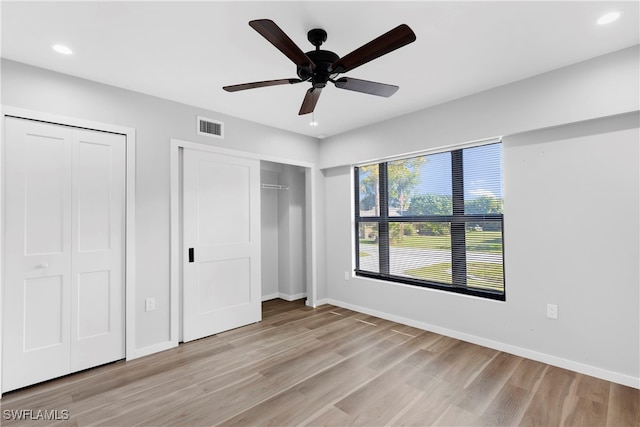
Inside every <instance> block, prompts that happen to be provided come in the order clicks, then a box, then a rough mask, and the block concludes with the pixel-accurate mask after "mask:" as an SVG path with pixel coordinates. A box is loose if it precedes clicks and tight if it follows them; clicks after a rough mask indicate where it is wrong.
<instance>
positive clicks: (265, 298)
mask: <svg viewBox="0 0 640 427" xmlns="http://www.w3.org/2000/svg"><path fill="white" fill-rule="evenodd" d="M306 297H307V294H306V293H301V294H295V295H287V294H283V293H282V292H278V293H275V294H269V295H263V296H262V301H269V300H272V299H276V298H280V299H283V300H285V301H296V300H299V299H302V298H306Z"/></svg>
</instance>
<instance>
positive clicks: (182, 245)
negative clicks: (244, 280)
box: [171, 139, 316, 346]
mask: <svg viewBox="0 0 640 427" xmlns="http://www.w3.org/2000/svg"><path fill="white" fill-rule="evenodd" d="M171 144H172V145H171V272H172V273H171V312H172V315H171V341H172V343H173V345H176V346H177V345H178V343H179V342H183V341H184V340H185V335H184V330H183V326H184V319H185V318H186V317H187V316H190V315H192V314H189V313H185V312H184V310H185V309H186V306H185V304H184V303H185V298H184V289H185V283H184V280H185V274H186V269H187V268H188V267H189V265H188V264H189V262H188V260H189V255H190V254H189V249H190V247H189V246H187V242H186V241H185V235H184V223H185V221H186V218H185V217H184V209H185V206H184V203H185V199H184V185H185V183H184V178H185V177H184V168H183V166H184V161H185V159H184V153H185V151H186V150H200V151H208V152H213V153H216V154H218V155H222V156H231V157H234V158H238V159H244V160H251V161H256V162H257V165H258V171H259V176H260V179H259V181H258V183H257V184H256V187H255V188H256V189H257V190H258V191H259V192H260V193H265V192H266V191H268V190H267V189H261V182H260V181H262V179H263V178H264V176H265V175H264V174H265V169H266V170H267V172H269V171H273V168H276V169H278V171H279V172H278V173H281V172H282V171H284V170H286V171H287V173H293V172H295V174H294V175H293V176H295V178H296V179H295V180H294V181H295V182H294V183H293V184H292V185H290V186H289V191H290V190H291V187H293V186H295V187H297V186H300V188H299V189H298V190H295V191H294V193H295V197H296V200H297V203H298V207H296V208H294V209H297V215H296V218H297V219H296V221H294V224H295V225H294V228H295V229H296V230H297V231H301V233H300V234H297V236H296V238H297V239H298V242H297V243H296V244H295V245H297V246H295V248H292V247H291V246H289V252H290V253H291V251H292V250H293V251H294V252H295V255H296V256H297V257H298V258H297V261H296V262H297V263H298V265H297V266H296V268H297V269H298V270H297V272H296V273H295V278H296V279H294V280H293V281H292V283H295V285H296V286H298V288H295V287H289V288H287V289H286V290H284V291H283V292H282V295H280V291H279V290H278V291H277V292H270V291H269V293H265V292H267V291H266V290H265V288H263V280H264V278H265V275H264V273H265V271H267V270H271V271H273V268H274V266H275V263H274V262H273V260H272V259H270V258H269V257H268V256H267V254H266V251H265V247H264V245H261V247H260V258H261V261H260V270H259V275H260V278H259V281H260V283H261V284H260V288H259V293H258V295H257V302H258V311H259V307H260V302H261V301H262V300H263V299H268V298H275V297H280V296H287V297H293V298H294V299H298V298H304V297H305V296H306V298H307V302H306V303H307V305H310V306H313V304H314V302H315V283H316V281H315V250H314V246H313V245H314V230H315V221H314V215H313V205H314V197H313V187H314V179H315V178H314V172H315V166H314V165H313V164H308V163H304V162H295V161H290V160H287V159H279V158H273V157H267V156H261V155H257V154H254V153H247V152H240V151H236V150H230V149H225V148H220V147H215V146H210V145H206V144H199V143H193V142H188V141H181V140H176V139H173V140H172V141H171ZM265 165H267V166H265ZM263 183H264V182H263ZM278 185H281V186H282V187H283V188H282V189H281V190H280V191H279V192H281V193H286V192H287V190H284V187H286V186H285V185H283V184H278ZM271 191H274V190H271ZM275 191H278V190H275ZM294 193H290V194H294ZM300 197H301V198H302V201H300ZM279 203H280V202H277V201H276V204H279ZM282 203H284V202H282ZM222 204H224V203H222ZM260 205H261V206H259V207H258V209H259V211H262V210H263V208H264V207H265V205H264V204H262V200H261V201H260ZM259 222H260V224H259V226H258V232H259V234H260V237H261V238H262V239H261V241H262V243H263V244H264V237H263V236H265V235H264V233H262V231H263V230H262V225H263V224H262V218H260V215H259ZM283 246H284V245H283ZM279 254H280V252H278V255H279ZM279 258H280V257H279ZM281 259H282V260H284V259H285V257H281ZM276 262H277V264H278V268H277V269H278V270H280V267H281V266H284V264H285V263H284V261H280V260H278V261H276ZM234 271H237V270H234ZM283 289H284V288H283ZM264 297H268V298H264ZM187 339H188V338H187Z"/></svg>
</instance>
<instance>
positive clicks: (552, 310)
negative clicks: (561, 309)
mask: <svg viewBox="0 0 640 427" xmlns="http://www.w3.org/2000/svg"><path fill="white" fill-rule="evenodd" d="M547 317H548V318H549V319H557V318H558V306H557V305H555V304H547Z"/></svg>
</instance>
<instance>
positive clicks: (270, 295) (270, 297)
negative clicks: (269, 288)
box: [262, 292, 278, 302]
mask: <svg viewBox="0 0 640 427" xmlns="http://www.w3.org/2000/svg"><path fill="white" fill-rule="evenodd" d="M276 298H278V293H277V292H276V293H275V294H269V295H262V301H263V302H264V301H269V300H272V299H276Z"/></svg>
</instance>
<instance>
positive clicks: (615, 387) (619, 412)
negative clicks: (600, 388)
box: [607, 383, 640, 427]
mask: <svg viewBox="0 0 640 427" xmlns="http://www.w3.org/2000/svg"><path fill="white" fill-rule="evenodd" d="M607 425H608V426H612V427H614V426H640V390H639V389H635V388H631V387H626V386H623V385H620V384H615V383H611V385H610V392H609V405H608V411H607Z"/></svg>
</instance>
